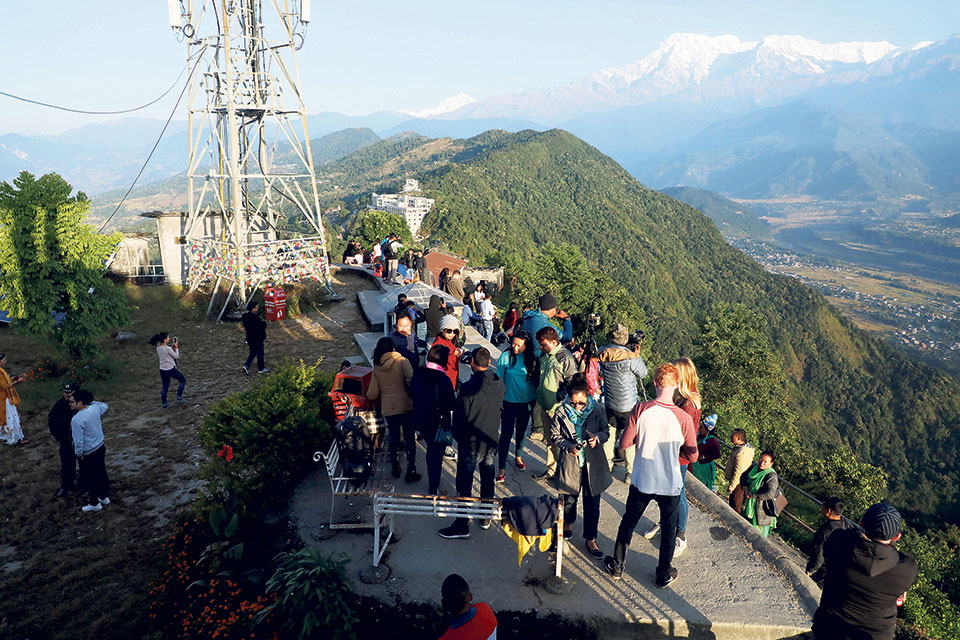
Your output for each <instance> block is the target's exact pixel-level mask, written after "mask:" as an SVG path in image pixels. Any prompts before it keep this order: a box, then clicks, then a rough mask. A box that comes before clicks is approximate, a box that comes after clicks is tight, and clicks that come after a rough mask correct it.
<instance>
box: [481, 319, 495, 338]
mask: <svg viewBox="0 0 960 640" xmlns="http://www.w3.org/2000/svg"><path fill="white" fill-rule="evenodd" d="M482 322H483V337H484V338H486V339H487V340H489V339H490V338H491V337H492V336H493V320H483V321H482Z"/></svg>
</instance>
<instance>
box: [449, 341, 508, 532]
mask: <svg viewBox="0 0 960 640" xmlns="http://www.w3.org/2000/svg"><path fill="white" fill-rule="evenodd" d="M472 355H473V358H472V360H471V362H470V368H471V369H472V370H473V375H472V376H470V379H469V380H467V381H466V382H465V383H464V384H463V385H462V386H461V387H460V395H459V396H458V397H457V403H456V405H454V412H453V437H454V438H456V440H457V448H458V453H459V457H458V459H457V496H459V497H461V498H470V497H473V496H472V493H473V472H474V470H475V469H476V468H477V466H478V464H479V466H480V498H481V499H485V500H489V499H491V498H493V491H494V478H495V473H496V472H495V470H496V466H495V465H496V464H497V444H498V443H499V441H500V407H501V406H502V405H503V396H504V394H505V393H506V390H505V388H504V386H503V382H502V381H501V380H500V378H499V377H498V376H497V374H496V373H495V372H493V371H491V370H490V352H489V351H487V350H486V349H485V348H484V347H477V348H476V349H474V350H473V354H472ZM480 527H481V528H482V529H489V528H490V521H489V520H484V521H483V522H482V523H480ZM438 533H439V534H440V537H442V538H469V537H470V520H468V519H467V518H457V519H456V520H454V521H453V524H451V525H450V526H449V527H446V528H444V529H441V530H440V531H439V532H438Z"/></svg>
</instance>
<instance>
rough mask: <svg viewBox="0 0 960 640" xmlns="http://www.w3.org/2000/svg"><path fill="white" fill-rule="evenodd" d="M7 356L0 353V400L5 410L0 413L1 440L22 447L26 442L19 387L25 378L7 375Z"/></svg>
mask: <svg viewBox="0 0 960 640" xmlns="http://www.w3.org/2000/svg"><path fill="white" fill-rule="evenodd" d="M6 367H7V354H5V353H0V398H3V404H4V405H5V408H4V410H3V411H0V438H3V440H4V441H5V442H6V443H7V444H9V445H22V444H24V443H25V442H26V439H25V438H24V437H23V428H22V427H21V426H20V411H18V408H19V407H20V394H19V393H17V385H18V384H20V383H21V382H23V376H22V375H21V376H14V377H12V378H11V377H10V374H8V373H7V369H6Z"/></svg>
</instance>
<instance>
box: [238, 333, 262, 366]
mask: <svg viewBox="0 0 960 640" xmlns="http://www.w3.org/2000/svg"><path fill="white" fill-rule="evenodd" d="M247 345H248V346H249V347H250V355H248V356H247V362H246V364H244V365H243V366H245V367H249V366H250V363H251V362H253V358H254V357H256V358H257V371H263V341H262V340H261V341H260V342H247Z"/></svg>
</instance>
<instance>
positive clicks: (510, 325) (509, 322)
mask: <svg viewBox="0 0 960 640" xmlns="http://www.w3.org/2000/svg"><path fill="white" fill-rule="evenodd" d="M519 321H520V308H519V307H518V305H517V303H516V302H511V303H510V308H509V309H507V315H505V316H504V317H503V322H502V323H501V325H500V330H501V331H503V332H504V333H505V334H507V335H508V336H512V335H513V332H514V329H515V328H516V327H517V323H518V322H519Z"/></svg>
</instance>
